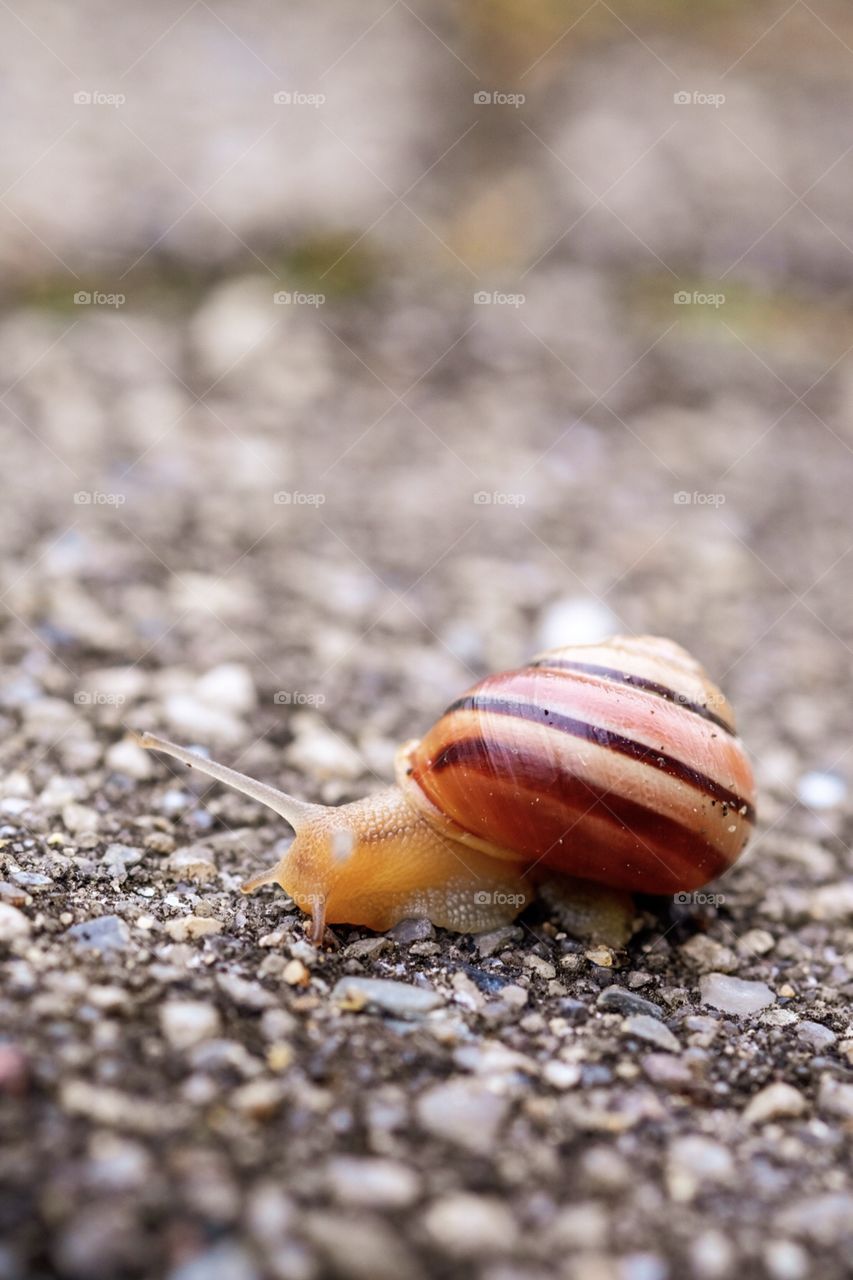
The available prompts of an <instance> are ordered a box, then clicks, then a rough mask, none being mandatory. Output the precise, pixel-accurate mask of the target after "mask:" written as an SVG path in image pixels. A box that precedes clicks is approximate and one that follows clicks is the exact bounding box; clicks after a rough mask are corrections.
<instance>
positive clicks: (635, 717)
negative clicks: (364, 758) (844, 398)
mask: <svg viewBox="0 0 853 1280" xmlns="http://www.w3.org/2000/svg"><path fill="white" fill-rule="evenodd" d="M139 741H140V743H141V745H142V746H143V747H146V748H149V749H153V750H156V751H161V752H164V753H165V754H167V755H170V756H173V757H175V758H176V759H178V760H180V761H182V762H183V763H184V764H186V765H191V766H193V767H195V768H197V769H198V770H200V772H202V773H204V774H206V775H208V776H209V777H211V778H215V779H217V780H218V781H220V782H224V783H226V784H228V785H229V786H232V787H235V788H236V789H237V790H238V791H241V792H242V793H243V794H244V795H247V796H250V797H252V798H253V799H255V800H258V801H260V802H261V803H262V804H265V805H268V806H269V807H270V808H271V809H273V810H275V812H276V813H278V814H280V815H281V816H282V817H283V818H285V819H286V821H287V822H288V823H289V824H290V825H291V826H292V827H293V828H294V830H295V832H296V837H295V839H294V841H293V843H292V844H291V846H290V847H289V849H288V850H287V852H286V853H285V854H284V856H283V857H282V859H281V861H280V862H279V863H278V864H277V865H276V866H275V867H273V868H271V869H270V870H268V871H265V872H263V873H262V874H261V875H258V876H255V877H254V878H253V879H252V880H250V881H249V882H248V883H247V884H245V885H244V886H243V891H244V892H245V893H249V892H251V891H252V890H253V889H257V888H258V887H260V886H261V885H267V884H272V883H277V884H279V885H281V887H282V888H283V889H284V890H285V891H286V892H287V893H288V894H289V895H290V897H291V898H292V899H293V900H294V901H295V903H296V904H297V905H298V906H299V907H301V908H302V909H303V910H304V911H306V912H309V913H310V915H311V916H312V925H313V928H312V937H313V940H314V941H315V942H320V941H321V940H322V937H323V933H324V930H325V926H326V924H335V923H346V924H351V925H364V926H367V927H368V928H371V929H375V930H385V929H388V928H391V927H392V926H393V925H394V924H396V923H397V922H398V921H400V920H402V919H405V918H407V917H411V916H427V917H428V918H429V919H430V920H431V921H432V922H433V924H436V925H441V926H444V927H445V928H448V929H451V930H455V931H457V932H460V933H468V932H471V933H476V932H481V931H483V930H486V929H491V928H495V927H497V926H499V925H502V924H506V923H509V922H511V921H512V920H513V919H514V918H515V917H516V916H517V915H518V913H519V912H520V911H521V910H522V908H523V907H524V906H525V905H526V904H527V903H528V902H530V900H531V899H532V898H533V896H534V894H535V893H536V892H537V891H538V892H539V893H540V894H541V895H542V896H543V898H544V899H545V901H546V902H547V903H548V905H549V906H550V907H551V908H553V909H554V910H555V912H556V914H557V915H558V917H559V918H560V919H561V921H562V922H563V924H564V925H565V927H567V928H568V929H570V931H572V932H579V933H581V934H582V935H587V936H595V935H596V934H598V935H599V936H605V935H608V934H611V935H612V934H614V933H615V934H617V935H622V936H630V933H631V932H632V930H631V928H630V926H627V934H626V935H625V930H626V922H627V921H630V920H631V919H632V918H633V916H634V915H635V914H636V912H635V909H634V905H633V898H632V896H631V895H632V894H634V893H645V894H675V893H683V892H690V891H692V890H695V889H697V888H699V887H700V886H701V885H704V884H706V883H707V882H708V881H709V880H711V879H713V878H714V877H716V876H717V875H719V874H720V873H721V872H723V871H725V870H726V869H727V868H728V867H730V866H731V865H732V863H733V862H734V861H735V860H736V859H737V858H738V857H739V855H740V853H741V852H742V851H743V848H744V846H745V844H746V842H747V840H748V838H749V835H750V832H751V829H752V827H753V824H754V822H755V809H754V803H755V796H754V783H753V777H752V770H751V768H750V765H749V761H748V759H747V756H746V753H745V751H744V749H743V746H742V744H741V742H740V739H739V738H737V737H736V736H735V725H734V717H733V714H732V710H731V707H730V706H729V703H728V702H727V701H726V699H725V697H724V696H723V695H722V693H721V692H720V691H719V690H718V689H717V687H716V686H715V685H714V684H713V683H712V682H711V681H710V679H709V678H708V676H707V675H706V673H705V672H704V670H703V669H702V667H701V666H700V665H699V663H698V662H697V661H696V660H695V659H694V658H692V657H691V656H690V655H689V654H688V653H687V652H686V651H685V650H684V649H682V648H681V647H680V646H679V645H677V644H675V643H674V642H673V641H671V640H664V639H660V638H659V637H655V636H639V637H624V636H617V637H614V638H612V639H610V640H607V641H603V642H601V643H599V644H593V645H568V646H565V647H562V648H558V649H552V650H549V651H548V652H547V653H544V654H541V655H539V656H538V657H536V658H534V659H533V660H532V661H531V662H530V664H529V665H527V666H524V667H521V668H519V669H517V670H512V671H505V672H501V673H500V674H498V675H492V676H488V677H487V678H486V679H484V680H481V681H480V682H479V683H477V684H475V685H474V686H473V687H472V688H471V689H469V690H468V691H467V693H465V694H463V695H462V697H460V698H458V699H457V700H456V701H455V702H453V703H451V705H450V706H449V707H448V708H447V710H446V711H445V712H444V714H443V715H442V716H441V717H440V718H439V720H438V721H437V722H436V723H435V724H434V725H433V726H432V728H430V729H429V730H428V731H427V732H426V734H425V735H424V736H423V738H421V739H420V740H412V741H410V742H406V743H405V744H404V745H403V746H402V747H400V749H399V751H398V752H397V757H396V775H397V785H396V786H394V787H391V788H387V789H385V790H382V791H379V792H378V793H376V794H374V795H371V796H368V797H367V798H366V799H363V800H357V801H355V802H354V803H350V804H343V805H340V806H337V807H328V806H324V805H317V804H309V803H306V802H305V801H302V800H296V799H294V798H293V797H292V796H289V795H287V794H285V793H284V792H282V791H278V790H276V789H275V788H274V787H271V786H268V785H266V784H265V783H262V782H257V781H255V780H254V779H252V778H248V777H246V776H244V775H243V774H240V773H237V772H236V771H235V770H233V769H229V768H227V767H225V766H224V765H221V764H217V763H215V762H214V761H211V760H208V759H206V758H205V757H203V756H200V755H197V754H195V753H194V752H192V751H188V750H186V749H184V748H183V747H179V746H175V745H174V744H173V743H170V742H166V741H165V740H163V739H161V738H157V737H155V736H153V735H151V734H147V733H146V734H142V735H140V737H139Z"/></svg>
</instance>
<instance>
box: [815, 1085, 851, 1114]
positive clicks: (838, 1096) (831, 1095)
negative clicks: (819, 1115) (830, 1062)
mask: <svg viewBox="0 0 853 1280" xmlns="http://www.w3.org/2000/svg"><path fill="white" fill-rule="evenodd" d="M817 1105H818V1107H819V1109H820V1110H821V1111H822V1112H823V1113H824V1114H825V1115H831V1116H838V1117H839V1118H840V1119H842V1120H850V1119H853V1084H847V1083H846V1082H845V1081H843V1080H836V1078H835V1077H834V1076H829V1075H827V1076H823V1077H822V1078H821V1082H820V1088H819V1089H818V1095H817Z"/></svg>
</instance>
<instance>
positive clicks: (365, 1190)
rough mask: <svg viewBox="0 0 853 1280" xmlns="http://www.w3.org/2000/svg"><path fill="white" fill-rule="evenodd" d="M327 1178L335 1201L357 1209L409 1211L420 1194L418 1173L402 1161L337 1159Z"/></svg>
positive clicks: (330, 1165) (329, 1167)
mask: <svg viewBox="0 0 853 1280" xmlns="http://www.w3.org/2000/svg"><path fill="white" fill-rule="evenodd" d="M326 1176H327V1178H328V1182H329V1186H330V1189H331V1191H332V1194H333V1196H334V1197H335V1199H336V1200H340V1201H341V1202H342V1203H344V1204H348V1205H353V1206H357V1207H363V1208H382V1209H399V1208H405V1207H406V1206H407V1205H410V1204H412V1203H413V1202H414V1201H415V1200H416V1199H417V1198H418V1195H419V1194H420V1187H421V1183H420V1178H419V1177H418V1175H417V1173H416V1172H415V1170H414V1169H410V1168H409V1167H408V1165H405V1164H402V1163H401V1162H400V1161H399V1160H383V1159H379V1158H368V1157H363V1156H337V1157H336V1158H334V1159H333V1160H331V1161H330V1162H329V1165H328V1168H327V1171H326Z"/></svg>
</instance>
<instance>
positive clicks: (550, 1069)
mask: <svg viewBox="0 0 853 1280" xmlns="http://www.w3.org/2000/svg"><path fill="white" fill-rule="evenodd" d="M581 1074H582V1072H581V1067H580V1064H579V1063H577V1062H560V1061H559V1060H555V1061H552V1062H546V1064H545V1066H544V1067H543V1068H542V1079H543V1080H545V1081H546V1082H547V1083H548V1084H550V1085H552V1086H553V1087H554V1088H555V1089H573V1088H574V1087H575V1085H576V1084H580V1080H581Z"/></svg>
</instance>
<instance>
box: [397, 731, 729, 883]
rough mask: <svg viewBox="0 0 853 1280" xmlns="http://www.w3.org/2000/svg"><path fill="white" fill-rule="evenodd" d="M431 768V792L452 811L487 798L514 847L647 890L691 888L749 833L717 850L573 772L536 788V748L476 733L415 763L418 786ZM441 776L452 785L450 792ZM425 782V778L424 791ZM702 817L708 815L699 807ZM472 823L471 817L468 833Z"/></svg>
mask: <svg viewBox="0 0 853 1280" xmlns="http://www.w3.org/2000/svg"><path fill="white" fill-rule="evenodd" d="M504 752H505V753H506V756H507V762H506V763H502V764H501V766H500V769H501V772H500V774H498V771H497V769H496V759H498V760H500V759H501V757H502V755H503V753H504ZM509 761H511V770H510V769H509V767H508V762H509ZM445 771H448V772H445ZM430 774H432V775H436V774H438V775H439V776H436V777H434V779H433V781H434V783H435V787H436V791H437V793H438V794H432V795H431V798H432V800H433V802H434V803H435V802H437V801H438V799H439V794H441V793H443V798H444V801H445V803H447V802H450V804H449V807H450V810H451V813H453V812H454V811H456V814H457V818H458V816H459V811H460V810H461V808H462V806H463V805H465V806H469V807H471V808H472V809H474V810H476V809H477V807H478V806H479V805H482V806H483V810H482V811H485V809H486V807H487V808H488V815H489V824H488V825H489V826H491V827H502V826H503V827H505V828H506V830H507V831H508V832H510V831H513V829H515V839H514V841H513V844H514V845H515V846H516V847H517V848H518V851H519V852H521V853H527V854H528V856H530V857H531V858H533V859H536V860H538V859H541V860H542V863H543V865H547V866H551V867H554V868H557V869H559V870H562V871H564V872H567V873H568V874H572V875H577V876H580V877H581V878H587V879H591V880H595V881H597V882H598V883H601V884H610V885H612V886H613V887H616V888H625V889H635V890H639V891H643V892H647V893H675V892H679V891H682V890H691V889H694V888H698V887H699V886H700V885H702V884H706V883H707V882H708V880H711V879H713V878H714V877H715V876H717V875H719V874H720V873H721V872H722V871H724V870H725V869H726V868H727V867H728V866H730V865H731V863H732V862H733V861H734V859H735V858H736V857H737V854H738V853H739V852H740V848H741V847H742V846H743V843H744V842H745V839H746V836H747V835H748V830H744V832H743V834H742V837H741V838H740V839H739V841H738V843H737V847H736V848H730V849H729V850H726V849H724V848H721V847H719V845H718V844H717V843H715V841H714V839H713V834H712V832H711V831H710V830H707V831H706V830H702V829H696V828H693V827H687V826H684V825H683V824H682V823H680V822H677V821H676V820H675V819H674V818H672V817H670V816H669V815H668V814H666V813H660V812H658V811H657V810H655V809H653V808H649V807H648V806H646V805H642V804H640V803H638V802H637V801H635V800H630V799H628V798H626V797H624V796H621V795H619V794H618V792H616V791H611V790H609V789H608V788H607V787H603V786H601V785H596V784H593V783H591V782H589V781H587V780H585V779H582V778H580V777H575V776H572V775H561V776H560V777H559V780H558V781H559V789H558V790H557V788H554V789H551V788H546V790H545V792H544V794H543V779H542V759H541V756H540V755H539V754H538V753H537V752H535V751H531V750H525V749H523V748H519V747H518V746H513V747H502V746H501V744H499V743H497V742H495V741H493V740H492V741H488V742H487V741H486V740H485V739H484V738H482V737H467V738H462V739H460V740H459V741H457V742H455V743H453V744H451V745H449V746H448V747H446V748H444V749H443V751H442V752H441V753H440V755H439V756H438V757H436V759H435V760H434V761H432V762H427V761H423V762H420V763H416V764H415V768H414V779H415V781H417V782H418V784H419V785H420V786H423V785H424V782H425V781H427V777H428V775H430ZM457 774H458V776H456V775H457ZM442 775H443V776H442ZM555 781H556V779H555ZM496 782H504V783H509V784H511V789H504V790H501V789H500V788H497V789H496V788H495V783H496ZM448 785H450V786H451V787H452V789H453V791H454V792H455V793H456V794H455V795H454V796H453V797H451V796H450V795H449V794H448V792H447V787H448ZM432 792H433V787H432V786H431V785H429V784H428V786H427V789H426V793H427V795H430V794H431V793H432ZM543 802H550V804H548V803H544V804H543ZM705 821H707V822H710V819H709V815H708V814H707V813H706V814H705ZM534 824H535V833H536V834H535V838H534V837H533V829H534ZM479 825H480V824H479V823H478V822H477V821H476V818H475V819H474V834H477V830H476V828H477V827H478V826H479ZM730 839H731V837H729V840H730ZM543 842H544V843H543Z"/></svg>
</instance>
